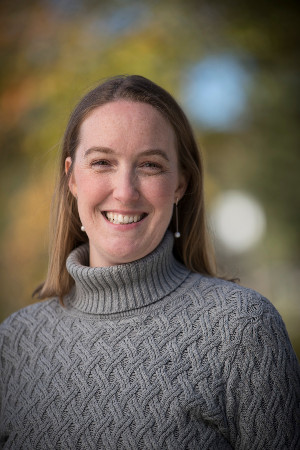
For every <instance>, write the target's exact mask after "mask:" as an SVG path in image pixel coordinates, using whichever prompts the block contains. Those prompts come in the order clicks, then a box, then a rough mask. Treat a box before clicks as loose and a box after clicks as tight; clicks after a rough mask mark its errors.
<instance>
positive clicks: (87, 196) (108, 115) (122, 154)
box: [65, 100, 185, 267]
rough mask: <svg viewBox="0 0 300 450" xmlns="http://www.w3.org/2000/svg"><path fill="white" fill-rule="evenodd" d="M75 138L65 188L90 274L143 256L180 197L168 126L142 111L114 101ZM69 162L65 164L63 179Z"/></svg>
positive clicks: (139, 105) (134, 105) (91, 117)
mask: <svg viewBox="0 0 300 450" xmlns="http://www.w3.org/2000/svg"><path fill="white" fill-rule="evenodd" d="M79 137H80V143H79V146H78V148H77V150H76V157H75V162H74V166H73V171H72V175H71V177H70V182H69V187H70V190H71V192H72V193H73V195H74V196H76V197H77V201H78V211H79V216H80V219H81V222H82V224H83V226H84V228H85V230H86V233H87V235H88V238H89V245H90V265H91V267H98V266H101V267H105V266H112V265H116V264H123V263H127V262H131V261H135V260H137V259H140V258H142V257H144V256H146V255H147V254H149V253H150V252H152V251H153V250H154V249H155V248H156V247H157V246H158V244H159V243H160V241H161V240H162V237H163V235H164V233H165V231H166V229H167V227H168V225H169V222H170V219H171V216H172V211H173V204H174V202H175V201H176V199H177V198H178V199H180V198H181V197H182V196H183V194H184V190H185V180H184V177H183V176H182V175H181V174H180V173H179V170H178V160H177V153H176V140H175V134H174V131H173V129H172V127H171V125H170V124H169V123H168V122H167V120H166V119H165V118H164V117H163V116H162V115H161V114H160V113H159V112H158V111H157V110H156V109H155V108H153V107H152V106H150V105H148V104H145V103H137V102H131V101H125V100H119V101H116V102H111V103H107V104H105V105H103V106H100V107H98V108H96V109H95V110H94V111H93V112H92V113H91V114H90V115H89V116H88V117H87V118H86V119H85V120H84V121H83V123H82V125H81V128H80V136H79ZM71 162H72V161H71V158H67V159H66V163H65V168H66V172H67V171H68V170H69V167H70V165H71Z"/></svg>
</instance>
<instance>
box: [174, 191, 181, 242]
mask: <svg viewBox="0 0 300 450" xmlns="http://www.w3.org/2000/svg"><path fill="white" fill-rule="evenodd" d="M175 221H176V231H175V233H174V236H175V238H180V233H179V231H178V198H176V202H175Z"/></svg>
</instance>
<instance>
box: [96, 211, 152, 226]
mask: <svg viewBox="0 0 300 450" xmlns="http://www.w3.org/2000/svg"><path fill="white" fill-rule="evenodd" d="M105 215H106V217H107V219H108V220H109V221H110V222H111V223H116V224H126V223H133V222H135V223H136V222H139V221H140V220H141V218H142V216H143V215H142V214H141V215H139V216H138V215H135V216H123V215H122V214H116V213H113V212H107V213H105Z"/></svg>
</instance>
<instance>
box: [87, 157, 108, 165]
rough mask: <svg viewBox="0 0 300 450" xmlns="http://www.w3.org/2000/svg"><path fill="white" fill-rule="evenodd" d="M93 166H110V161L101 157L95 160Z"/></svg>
mask: <svg viewBox="0 0 300 450" xmlns="http://www.w3.org/2000/svg"><path fill="white" fill-rule="evenodd" d="M91 165H92V166H108V165H109V161H106V160H105V159H100V160H99V161H93V162H92V164H91Z"/></svg>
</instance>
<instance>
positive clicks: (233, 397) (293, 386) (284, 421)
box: [226, 299, 300, 450]
mask: <svg viewBox="0 0 300 450" xmlns="http://www.w3.org/2000/svg"><path fill="white" fill-rule="evenodd" d="M256 300H257V299H256ZM261 301H262V303H261V304H260V307H261V308H260V309H261V311H260V312H259V314H255V313H254V314H248V317H241V318H240V319H239V321H240V323H239V326H238V332H239V333H240V341H239V343H238V345H237V346H236V347H235V350H234V351H233V353H232V355H231V358H230V359H231V364H230V366H231V367H230V372H229V376H228V379H227V405H226V410H227V417H228V423H229V427H230V440H231V442H232V445H233V446H234V448H236V449H241V450H242V449H243V450H249V449H263V450H266V449H272V450H273V449H280V450H284V449H287V450H293V449H294V450H296V449H299V448H300V410H299V406H300V370H299V364H298V361H297V358H296V356H295V354H294V352H293V349H292V346H291V343H290V341H289V338H288V335H287V332H286V329H285V326H284V324H283V322H282V319H281V317H280V315H279V314H278V312H277V311H276V310H275V308H274V307H273V306H272V305H271V304H270V303H269V302H267V301H266V300H265V299H261ZM255 303H256V304H257V302H255ZM249 310H250V308H249Z"/></svg>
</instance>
